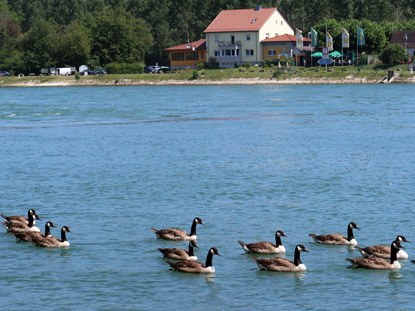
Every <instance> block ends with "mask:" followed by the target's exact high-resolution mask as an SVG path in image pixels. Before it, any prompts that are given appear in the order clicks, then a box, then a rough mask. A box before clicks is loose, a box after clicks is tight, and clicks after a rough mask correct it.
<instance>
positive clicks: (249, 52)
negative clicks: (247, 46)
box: [245, 50, 254, 56]
mask: <svg viewBox="0 0 415 311" xmlns="http://www.w3.org/2000/svg"><path fill="white" fill-rule="evenodd" d="M245 55H246V56H254V50H245Z"/></svg>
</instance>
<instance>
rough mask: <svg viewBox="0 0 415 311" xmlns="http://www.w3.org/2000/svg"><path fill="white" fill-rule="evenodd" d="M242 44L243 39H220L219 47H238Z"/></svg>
mask: <svg viewBox="0 0 415 311" xmlns="http://www.w3.org/2000/svg"><path fill="white" fill-rule="evenodd" d="M236 46H239V47H240V46H241V41H219V47H231V48H232V47H236Z"/></svg>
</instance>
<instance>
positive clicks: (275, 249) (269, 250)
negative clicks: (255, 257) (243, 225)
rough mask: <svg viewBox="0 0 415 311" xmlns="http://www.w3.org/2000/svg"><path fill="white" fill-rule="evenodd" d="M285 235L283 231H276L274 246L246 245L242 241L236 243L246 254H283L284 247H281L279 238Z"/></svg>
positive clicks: (268, 244)
mask: <svg viewBox="0 0 415 311" xmlns="http://www.w3.org/2000/svg"><path fill="white" fill-rule="evenodd" d="M282 236H285V237H286V235H285V234H284V232H283V231H281V230H278V231H277V232H276V233H275V244H274V243H271V242H256V243H249V244H246V243H244V242H242V241H238V243H239V244H240V245H241V246H242V248H243V249H244V251H245V252H246V253H255V254H283V253H285V247H284V245H282V241H281V237H282Z"/></svg>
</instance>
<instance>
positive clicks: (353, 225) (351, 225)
mask: <svg viewBox="0 0 415 311" xmlns="http://www.w3.org/2000/svg"><path fill="white" fill-rule="evenodd" d="M349 228H350V229H358V230H360V228H359V227H358V226H357V225H356V223H354V222H353V221H352V222H351V223H349Z"/></svg>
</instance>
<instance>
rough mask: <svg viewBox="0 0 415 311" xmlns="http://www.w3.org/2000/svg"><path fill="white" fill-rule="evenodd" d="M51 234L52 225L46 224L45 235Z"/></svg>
mask: <svg viewBox="0 0 415 311" xmlns="http://www.w3.org/2000/svg"><path fill="white" fill-rule="evenodd" d="M48 235H50V226H48V223H46V225H45V236H48Z"/></svg>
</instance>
